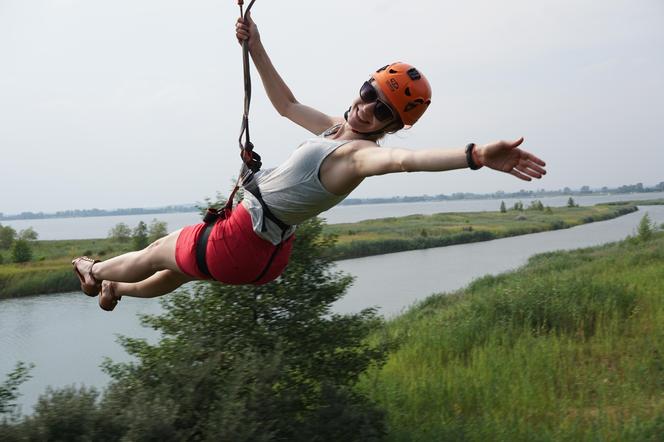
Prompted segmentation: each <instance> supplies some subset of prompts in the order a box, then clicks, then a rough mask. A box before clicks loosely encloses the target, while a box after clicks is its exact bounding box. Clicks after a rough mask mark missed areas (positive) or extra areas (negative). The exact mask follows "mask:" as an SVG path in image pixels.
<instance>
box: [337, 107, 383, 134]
mask: <svg viewBox="0 0 664 442" xmlns="http://www.w3.org/2000/svg"><path fill="white" fill-rule="evenodd" d="M350 110H351V108H350V107H349V108H348V110H347V111H346V112H345V113H344V119H345V120H346V122H348V114H350ZM388 126H389V124H388ZM385 127H387V126H385ZM350 130H352V131H353V132H354V133H356V134H360V135H366V136H372V135H378V134H383V133H385V128H383V129H381V130H375V131H373V132H360V131H359V130H355V129H353V128H352V127H351V128H350Z"/></svg>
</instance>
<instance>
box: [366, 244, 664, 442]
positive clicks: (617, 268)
mask: <svg viewBox="0 0 664 442" xmlns="http://www.w3.org/2000/svg"><path fill="white" fill-rule="evenodd" d="M663 324H664V233H658V234H657V235H656V237H655V238H654V239H653V240H651V241H650V242H648V243H638V242H636V241H634V240H631V241H623V242H620V243H614V244H610V245H606V246H602V247H598V248H591V249H583V250H576V251H572V252H555V253H547V254H542V255H538V256H535V257H533V258H532V259H531V260H530V261H529V264H528V265H527V266H525V267H524V268H522V269H520V270H518V271H515V272H512V273H508V274H503V275H499V276H496V277H491V276H488V277H484V278H480V279H478V280H476V281H475V282H473V283H472V284H471V285H470V286H468V287H467V288H466V289H465V290H462V291H459V292H457V293H454V294H450V295H437V296H433V297H430V298H428V299H427V300H426V301H424V302H422V303H421V304H420V305H418V306H415V307H414V308H412V309H411V310H410V311H409V312H407V313H406V314H404V315H402V316H400V317H398V318H396V319H394V320H392V321H390V322H389V323H388V326H387V328H386V330H384V331H383V333H386V334H387V336H389V337H390V338H391V339H393V340H396V342H397V343H398V344H399V347H398V349H397V350H396V351H394V352H393V353H392V354H391V355H390V357H389V360H388V362H387V364H386V365H385V366H384V367H383V368H381V369H373V370H371V371H370V372H369V373H367V374H366V376H365V377H364V378H363V379H362V381H361V383H360V386H359V387H360V389H361V390H362V391H364V392H366V393H368V394H369V396H370V397H372V398H373V399H374V400H376V401H377V402H378V403H379V404H380V405H381V406H383V407H384V408H385V409H386V410H387V416H388V421H389V438H388V440H391V441H431V440H436V441H439V440H440V441H445V440H450V441H462V440H463V441H466V440H467V441H484V440H505V441H586V440H588V441H595V440H597V441H611V440H613V441H623V440H630V441H645V440H652V441H655V440H660V441H661V440H662V435H663V434H664V327H663V326H662V325H663ZM375 338H376V339H380V338H381V337H380V336H378V335H377V336H376V337H375Z"/></svg>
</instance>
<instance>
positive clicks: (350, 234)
mask: <svg viewBox="0 0 664 442" xmlns="http://www.w3.org/2000/svg"><path fill="white" fill-rule="evenodd" d="M662 203H664V201H662ZM636 210H637V208H636V206H635V205H633V204H617V205H605V204H600V205H596V206H591V207H558V208H552V209H551V210H550V211H546V210H524V211H514V210H509V211H507V212H505V213H501V212H460V213H438V214H434V215H410V216H404V217H399V218H383V219H376V220H368V221H362V222H358V223H347V224H332V225H329V226H328V227H327V231H328V232H329V233H332V234H335V235H337V236H338V240H337V244H336V246H335V248H334V254H333V257H334V259H348V258H360V257H363V256H371V255H380V254H384V253H392V252H402V251H406V250H417V249H426V248H431V247H441V246H449V245H454V244H465V243H470V242H478V241H488V240H492V239H498V238H505V237H509V236H517V235H525V234H528V233H537V232H544V231H548V230H558V229H565V228H569V227H574V226H578V225H581V224H586V223H591V222H595V221H603V220H608V219H612V218H616V217H618V216H621V215H625V214H627V213H631V212H634V211H636Z"/></svg>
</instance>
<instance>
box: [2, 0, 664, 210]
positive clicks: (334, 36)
mask: <svg viewBox="0 0 664 442" xmlns="http://www.w3.org/2000/svg"><path fill="white" fill-rule="evenodd" d="M238 15H239V8H238V7H237V5H236V4H235V1H234V0H187V1H185V0H115V1H113V2H109V1H100V0H0V212H4V213H5V214H12V213H18V212H22V211H44V212H52V211H56V210H67V209H89V208H101V209H114V208H125V207H156V206H164V205H169V204H186V203H193V202H197V201H202V200H203V199H204V198H205V197H207V196H214V194H215V193H216V192H217V191H222V192H223V193H226V192H227V191H228V189H229V187H230V183H231V180H232V177H234V176H236V175H237V172H238V170H239V166H240V162H239V158H238V147H237V138H238V134H239V128H240V123H241V116H242V100H243V85H242V84H243V83H242V63H241V59H242V58H241V50H240V46H239V45H238V43H237V41H236V40H235V35H234V34H235V20H236V19H237V16H238ZM253 17H254V20H255V21H256V23H257V24H258V27H259V30H260V33H261V39H262V41H263V43H264V45H265V47H266V49H267V51H268V54H269V55H270V56H271V58H272V61H273V63H274V65H275V66H276V68H277V70H278V71H279V72H280V74H281V75H282V77H283V78H284V80H285V81H286V83H287V84H288V85H289V86H290V88H291V89H292V91H293V93H294V94H295V96H296V97H297V99H298V100H299V101H300V102H302V103H305V104H307V105H310V106H313V107H315V108H317V109H320V110H322V111H323V112H326V113H328V114H332V115H342V114H343V112H344V110H345V109H346V108H348V106H349V105H350V102H351V101H352V100H353V98H354V97H355V96H356V95H357V93H358V90H359V87H360V86H361V84H362V82H364V80H366V79H367V78H368V77H369V75H370V74H371V72H372V71H373V70H375V69H377V68H379V67H381V66H383V65H385V64H388V63H390V62H393V61H405V62H408V63H411V64H413V65H415V66H417V67H418V69H420V70H421V71H422V72H423V73H424V74H425V75H426V76H427V77H428V79H429V81H430V83H431V85H432V88H433V98H432V104H431V106H430V107H429V109H428V111H427V113H426V114H425V115H424V116H423V117H422V119H421V120H420V121H419V122H418V123H417V124H416V125H415V127H413V128H412V129H411V130H408V131H402V132H400V133H399V134H397V135H394V136H390V137H388V138H387V139H386V140H385V142H384V143H383V145H384V146H386V147H405V148H411V149H422V148H432V147H439V148H461V147H464V146H465V145H466V144H467V143H469V142H475V143H477V144H480V145H481V144H484V143H488V142H491V141H495V140H500V139H516V138H518V137H520V136H523V137H525V139H526V141H525V143H524V145H523V148H524V149H526V150H528V151H530V152H532V153H534V154H536V155H537V156H539V157H540V158H542V159H543V160H545V161H546V162H547V169H548V174H547V175H546V176H545V177H544V178H543V179H542V180H533V181H532V182H525V181H520V180H518V179H516V178H514V177H513V176H511V175H507V174H502V173H498V172H495V171H491V170H487V169H486V168H484V169H482V170H480V171H476V172H474V171H470V170H457V171H449V172H443V173H431V172H429V173H409V174H405V173H404V174H394V175H388V176H381V177H372V178H369V179H367V180H365V182H364V183H362V185H361V186H360V187H359V188H358V189H356V190H355V191H354V192H353V193H352V195H351V197H355V198H363V197H387V196H394V195H422V194H429V195H435V194H441V193H444V194H451V193H454V192H477V193H485V192H494V191H497V190H503V191H507V192H510V191H517V190H520V189H525V190H538V189H547V190H549V189H550V190H552V189H560V188H562V187H565V186H568V187H571V188H579V187H581V186H584V185H588V186H590V187H592V188H599V187H602V186H609V187H612V186H619V185H622V184H634V183H638V182H642V183H643V184H644V185H646V186H650V185H655V184H657V183H659V182H662V181H664V167H663V166H664V142H663V141H662V128H663V127H664V87H663V86H664V85H663V82H664V2H662V1H661V0H637V1H634V0H632V1H628V0H603V1H601V2H600V1H587V0H555V1H554V0H539V1H528V0H504V1H501V2H496V1H489V0H468V1H464V2H459V1H448V0H420V1H415V2H404V1H391V0H362V1H357V0H335V1H328V2H322V1H316V2H313V1H302V0H300V1H296V0H257V1H256V3H255V5H254V8H253ZM253 80H254V93H253V101H252V108H251V129H252V131H251V134H252V140H253V141H254V144H255V145H256V150H257V151H258V152H259V153H260V154H261V155H262V156H263V164H264V165H265V166H266V167H270V166H276V165H278V164H279V163H280V162H282V161H284V160H285V159H286V158H287V157H288V155H289V153H290V152H291V151H292V150H293V149H295V148H296V147H297V146H298V145H299V144H300V142H301V141H303V140H304V139H306V138H308V137H309V136H311V134H309V133H308V132H307V131H306V130H305V129H303V128H301V127H299V126H297V125H295V124H294V123H292V122H290V121H288V120H287V119H285V118H283V117H281V116H279V115H278V114H277V113H276V111H274V109H273V108H272V107H271V104H270V103H269V101H268V99H267V97H266V95H265V93H264V90H263V88H262V85H261V84H260V79H259V78H258V75H257V73H256V72H255V71H254V76H253Z"/></svg>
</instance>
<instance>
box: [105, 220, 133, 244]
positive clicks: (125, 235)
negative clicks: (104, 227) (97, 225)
mask: <svg viewBox="0 0 664 442" xmlns="http://www.w3.org/2000/svg"><path fill="white" fill-rule="evenodd" d="M108 237H109V238H110V239H113V240H115V241H120V242H127V241H129V239H131V229H130V228H129V226H128V225H126V224H125V223H117V224H116V225H115V227H113V228H112V229H111V230H109V231H108Z"/></svg>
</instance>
